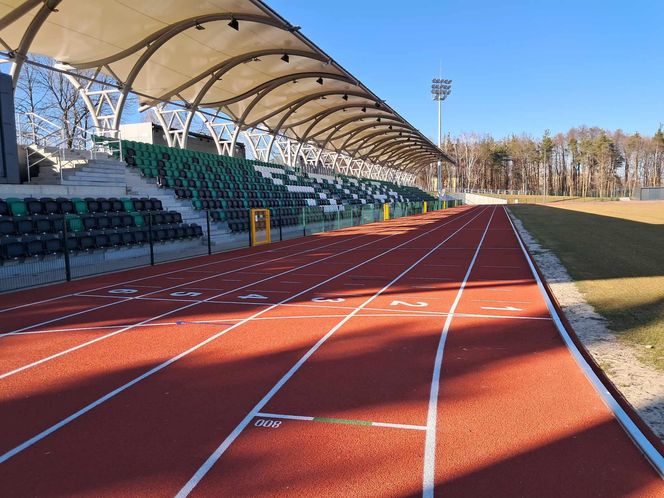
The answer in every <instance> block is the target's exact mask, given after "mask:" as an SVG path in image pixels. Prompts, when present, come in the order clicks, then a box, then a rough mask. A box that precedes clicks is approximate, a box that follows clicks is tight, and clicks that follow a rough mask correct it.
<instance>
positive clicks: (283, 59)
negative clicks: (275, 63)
mask: <svg viewBox="0 0 664 498" xmlns="http://www.w3.org/2000/svg"><path fill="white" fill-rule="evenodd" d="M281 60H282V61H284V62H286V63H288V62H290V57H289V56H288V54H284V55H282V56H281Z"/></svg>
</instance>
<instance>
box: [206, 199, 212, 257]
mask: <svg viewBox="0 0 664 498" xmlns="http://www.w3.org/2000/svg"><path fill="white" fill-rule="evenodd" d="M205 223H206V224H207V246H208V256H210V255H211V254H212V236H211V235H210V210H209V209H206V210H205Z"/></svg>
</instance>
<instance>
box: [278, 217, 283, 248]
mask: <svg viewBox="0 0 664 498" xmlns="http://www.w3.org/2000/svg"><path fill="white" fill-rule="evenodd" d="M281 216H282V214H281V211H279V216H278V219H279V242H281V241H282V240H284V234H283V232H282V230H281V226H282V223H281Z"/></svg>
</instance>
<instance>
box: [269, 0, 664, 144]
mask: <svg viewBox="0 0 664 498" xmlns="http://www.w3.org/2000/svg"><path fill="white" fill-rule="evenodd" d="M267 2H268V4H269V5H270V6H271V7H272V8H273V9H275V10H276V11H277V12H278V13H279V14H281V15H282V16H283V17H285V18H286V19H287V20H289V21H290V22H291V23H292V24H295V25H299V26H301V27H302V33H303V34H305V35H306V36H308V37H309V38H310V39H311V40H312V41H313V42H314V43H316V44H317V45H318V46H319V47H320V48H322V49H323V50H324V51H326V52H327V53H328V54H329V55H330V56H331V57H333V58H334V59H335V60H336V61H337V62H338V63H340V64H341V65H342V66H343V67H345V68H346V69H347V70H348V71H350V72H351V73H352V74H353V75H354V76H356V77H357V78H359V79H360V81H362V82H363V83H364V84H365V85H367V86H368V87H369V88H370V89H371V90H372V91H374V93H376V94H377V95H378V96H379V97H380V98H382V99H385V100H387V102H388V103H389V104H390V105H391V106H392V107H393V108H394V109H395V110H396V111H397V112H399V113H400V114H401V115H402V116H404V117H405V118H406V119H408V120H409V121H410V122H411V123H412V124H413V125H415V126H416V127H417V128H419V129H420V130H421V131H422V132H423V133H425V134H426V135H427V136H429V137H431V138H434V137H435V136H436V134H437V108H436V105H435V103H434V102H433V101H432V99H431V96H430V87H431V78H435V77H437V76H438V71H439V65H440V64H442V68H443V77H444V78H449V79H451V80H453V83H452V85H453V86H452V94H451V95H450V97H449V98H448V100H447V101H445V102H444V104H443V130H444V133H450V134H451V135H453V136H454V135H458V134H460V133H468V132H477V133H480V134H485V133H488V134H491V135H493V136H494V137H496V138H502V137H506V136H509V135H511V134H521V133H528V134H531V135H533V136H541V135H542V134H543V133H544V131H545V130H550V131H551V133H553V134H555V133H558V132H565V131H567V130H568V129H569V128H571V127H574V126H580V125H587V126H599V127H603V128H607V129H611V130H614V129H622V130H623V131H625V132H627V133H634V132H637V131H638V132H639V133H641V134H644V135H652V133H654V131H656V130H657V128H658V127H659V126H660V123H664V43H663V41H662V37H661V36H662V32H663V31H662V26H664V2H662V1H659V0H649V1H646V0H630V1H627V0H608V1H596V0H576V1H571V0H557V1H555V2H554V1H551V0H548V1H546V0H532V1H527V0H499V1H496V0H493V1H488V0H417V1H411V2H404V1H399V2H396V1H393V0H334V1H333V2H322V1H320V0H267Z"/></svg>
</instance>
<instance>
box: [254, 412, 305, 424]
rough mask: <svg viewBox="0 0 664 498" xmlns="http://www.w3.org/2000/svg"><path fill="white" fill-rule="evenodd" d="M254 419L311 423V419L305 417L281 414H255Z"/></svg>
mask: <svg viewBox="0 0 664 498" xmlns="http://www.w3.org/2000/svg"><path fill="white" fill-rule="evenodd" d="M256 417H265V418H281V419H285V420H303V421H305V422H312V421H313V420H314V418H313V417H305V416H302V415H284V414H281V413H257V414H256Z"/></svg>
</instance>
